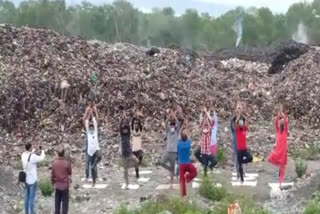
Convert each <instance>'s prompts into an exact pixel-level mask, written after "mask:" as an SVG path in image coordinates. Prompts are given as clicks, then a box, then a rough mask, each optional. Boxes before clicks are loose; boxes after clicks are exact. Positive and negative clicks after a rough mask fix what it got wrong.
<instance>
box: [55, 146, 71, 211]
mask: <svg viewBox="0 0 320 214" xmlns="http://www.w3.org/2000/svg"><path fill="white" fill-rule="evenodd" d="M64 153H65V152H64V148H63V147H60V148H59V149H58V158H57V159H56V160H55V161H54V162H53V164H52V169H51V182H52V185H53V187H54V189H55V192H56V193H55V212H54V213H55V214H60V213H62V214H68V210H69V186H70V183H71V175H72V169H71V163H70V162H69V161H68V160H67V159H66V158H65V157H64ZM61 207H62V212H61Z"/></svg>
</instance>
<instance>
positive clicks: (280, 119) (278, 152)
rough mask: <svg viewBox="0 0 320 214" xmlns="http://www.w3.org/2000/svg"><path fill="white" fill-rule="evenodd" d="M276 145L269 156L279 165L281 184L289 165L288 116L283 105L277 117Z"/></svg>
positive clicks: (269, 159)
mask: <svg viewBox="0 0 320 214" xmlns="http://www.w3.org/2000/svg"><path fill="white" fill-rule="evenodd" d="M275 128H276V145H275V148H274V150H273V151H272V153H271V154H270V155H269V157H268V161H269V162H270V163H272V164H274V165H276V166H278V167H279V184H280V186H281V184H282V182H283V180H284V173H285V168H286V165H287V156H288V154H287V138H288V118H287V116H286V115H285V114H284V113H283V107H282V106H281V107H280V110H279V112H278V114H277V116H276V118H275Z"/></svg>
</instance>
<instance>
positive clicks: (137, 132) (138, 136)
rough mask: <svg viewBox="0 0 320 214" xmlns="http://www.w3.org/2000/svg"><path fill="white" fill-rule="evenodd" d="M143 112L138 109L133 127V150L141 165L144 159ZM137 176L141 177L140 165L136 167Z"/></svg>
mask: <svg viewBox="0 0 320 214" xmlns="http://www.w3.org/2000/svg"><path fill="white" fill-rule="evenodd" d="M141 117H142V113H141V112H139V111H137V112H136V115H135V117H133V118H132V123H131V128H132V136H131V137H132V152H133V154H134V156H136V158H138V160H139V165H141V162H142V159H143V151H142V131H143V127H142V122H141V119H140V118H141ZM135 170H136V177H137V178H139V177H140V176H139V166H138V167H136V168H135Z"/></svg>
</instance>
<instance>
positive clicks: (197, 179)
mask: <svg viewBox="0 0 320 214" xmlns="http://www.w3.org/2000/svg"><path fill="white" fill-rule="evenodd" d="M193 181H199V182H200V181H201V179H200V178H195V179H193Z"/></svg>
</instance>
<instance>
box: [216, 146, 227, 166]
mask: <svg viewBox="0 0 320 214" xmlns="http://www.w3.org/2000/svg"><path fill="white" fill-rule="evenodd" d="M216 158H217V161H218V163H224V162H225V161H227V151H226V149H225V148H224V147H221V146H219V147H218V150H217V156H216Z"/></svg>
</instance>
